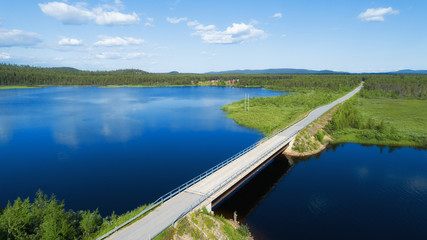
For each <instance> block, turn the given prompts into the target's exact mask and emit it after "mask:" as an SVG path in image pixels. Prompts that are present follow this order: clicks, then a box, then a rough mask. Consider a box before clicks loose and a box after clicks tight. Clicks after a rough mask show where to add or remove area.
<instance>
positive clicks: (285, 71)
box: [206, 68, 349, 74]
mask: <svg viewBox="0 0 427 240" xmlns="http://www.w3.org/2000/svg"><path fill="white" fill-rule="evenodd" d="M227 73H239V74H349V73H348V72H335V71H331V70H320V71H318V70H309V69H297V68H271V69H259V70H250V69H246V70H230V71H220V72H207V73H206V74H227Z"/></svg>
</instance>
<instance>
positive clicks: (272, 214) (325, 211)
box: [215, 144, 427, 239]
mask: <svg viewBox="0 0 427 240" xmlns="http://www.w3.org/2000/svg"><path fill="white" fill-rule="evenodd" d="M293 160H294V161H295V164H294V165H292V166H291V165H290V164H289V163H288V159H287V158H286V157H284V156H281V157H277V158H276V159H275V160H274V162H272V163H271V164H270V165H268V166H267V167H266V168H265V169H264V170H263V171H262V172H261V173H260V174H258V175H257V176H256V177H254V178H253V179H252V180H251V181H250V182H248V183H247V184H246V185H245V186H244V187H242V188H241V189H240V190H239V191H238V192H236V193H235V194H234V195H233V196H232V197H230V198H229V199H227V200H226V201H224V202H223V204H222V205H221V206H219V207H218V208H217V209H215V212H216V213H217V214H223V215H224V216H226V217H228V218H232V214H233V212H234V211H236V212H237V214H238V218H239V219H240V221H241V222H245V223H246V224H248V225H249V228H250V229H251V232H252V233H253V235H254V236H255V239H426V236H427V228H426V226H427V151H425V150H416V149H413V148H401V149H390V148H388V147H385V148H380V147H377V146H370V147H366V146H361V145H358V144H345V145H336V146H334V148H330V149H329V150H328V151H327V152H323V153H322V154H321V155H320V156H319V155H318V156H317V157H312V158H309V159H305V160H301V159H299V160H298V159H293Z"/></svg>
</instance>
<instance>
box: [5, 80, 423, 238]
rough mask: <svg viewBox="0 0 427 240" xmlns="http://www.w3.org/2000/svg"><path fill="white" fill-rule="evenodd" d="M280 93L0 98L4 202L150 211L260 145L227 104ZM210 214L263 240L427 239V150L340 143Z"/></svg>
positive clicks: (72, 92)
mask: <svg viewBox="0 0 427 240" xmlns="http://www.w3.org/2000/svg"><path fill="white" fill-rule="evenodd" d="M245 94H250V96H251V97H260V96H276V95H281V94H283V93H280V92H274V91H267V90H263V89H255V88H250V89H243V88H218V87H182V88H181V87H176V88H175V87H171V88H98V87H79V88H75V87H48V88H40V89H19V90H2V91H0V106H1V107H0V156H1V157H0V162H1V168H0V206H3V207H4V206H5V205H6V203H7V200H14V199H16V198H17V197H18V196H21V197H28V196H30V197H33V196H34V194H35V192H36V191H37V190H38V189H42V190H43V191H44V192H45V193H46V194H52V193H54V194H55V195H56V196H57V198H58V199H60V200H65V206H66V208H71V209H74V210H81V209H91V210H94V209H96V208H98V209H99V210H100V212H101V213H102V214H103V215H104V216H105V215H107V214H108V215H109V214H111V212H112V211H115V212H116V213H123V212H125V211H128V210H132V209H134V208H136V207H137V206H139V205H142V204H146V203H150V202H152V201H154V200H156V199H157V198H158V197H160V196H161V195H163V194H164V193H166V192H168V191H170V190H172V189H173V188H175V187H177V186H179V185H180V184H182V183H184V182H186V181H187V180H189V179H191V178H193V177H195V176H196V175H198V174H200V173H202V172H204V171H205V170H207V169H208V168H210V167H212V166H214V165H216V164H217V163H219V162H221V161H223V160H225V159H226V158H228V157H230V156H232V155H233V154H235V153H237V152H239V151H240V150H242V149H244V148H246V147H247V146H249V145H251V144H252V143H254V142H256V141H257V140H259V139H260V138H262V134H261V133H260V132H258V131H255V130H251V129H247V128H244V127H240V126H238V125H237V124H236V123H235V122H234V121H233V120H231V119H228V118H226V115H225V113H224V112H223V111H222V110H220V108H221V107H222V106H223V105H225V104H227V103H230V102H233V101H238V100H241V99H243V98H244V96H245ZM214 211H215V212H216V213H217V214H223V215H224V216H226V217H228V218H232V214H233V212H234V211H236V212H237V214H238V218H239V221H241V222H243V223H246V224H248V225H249V227H250V230H251V232H252V233H253V235H254V236H255V239H425V236H427V228H426V227H425V226H427V152H426V151H425V150H416V149H413V148H400V149H392V148H388V147H377V146H369V147H368V146H361V145H358V144H345V145H335V146H332V147H330V148H329V149H328V150H327V151H325V152H323V153H321V154H319V155H317V156H315V157H311V158H308V159H292V161H291V164H290V163H289V160H288V159H287V158H286V157H284V156H279V157H277V158H276V159H275V160H274V161H272V162H271V163H270V164H269V165H267V166H266V167H265V168H264V169H263V171H261V172H260V173H259V174H258V175H256V176H254V177H253V178H252V179H251V180H250V181H249V182H248V183H247V184H246V185H244V186H243V187H241V188H240V189H239V190H238V191H237V192H235V194H234V195H232V196H231V197H229V198H228V199H226V200H225V201H224V202H223V203H222V204H221V205H220V206H219V207H217V208H215V209H214Z"/></svg>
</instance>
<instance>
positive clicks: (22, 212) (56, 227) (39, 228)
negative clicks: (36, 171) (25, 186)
mask: <svg viewBox="0 0 427 240" xmlns="http://www.w3.org/2000/svg"><path fill="white" fill-rule="evenodd" d="M102 223H103V219H102V217H101V215H99V213H98V210H96V211H94V212H91V211H79V212H77V213H76V212H74V211H72V210H69V211H65V209H64V203H63V202H58V200H57V199H56V198H55V196H54V195H52V196H51V197H48V196H46V195H44V194H43V193H42V192H41V191H38V192H37V194H36V198H35V199H34V202H30V199H29V198H26V199H24V200H22V199H21V198H17V199H16V200H15V201H14V202H13V204H11V203H10V202H9V203H8V204H7V206H6V208H5V209H4V210H3V212H1V215H0V239H11V240H12V239H16V240H21V239H22V240H27V239H34V240H37V239H40V240H45V239H46V240H54V239H87V238H88V237H89V236H91V234H93V233H95V232H96V231H98V229H99V228H100V226H101V225H102Z"/></svg>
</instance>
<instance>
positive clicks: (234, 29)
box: [0, 0, 427, 73]
mask: <svg viewBox="0 0 427 240" xmlns="http://www.w3.org/2000/svg"><path fill="white" fill-rule="evenodd" d="M426 10H427V1H425V0H405V1H402V0H379V1H372V0H358V1H347V0H323V1H319V0H298V1H297V0H294V1H288V0H263V1H252V0H245V1H241V0H198V1H197V0H166V1H162V0H83V1H82V0H77V1H74V0H56V1H49V0H13V1H3V2H2V4H1V7H0V63H9V64H24V65H31V66H41V67H74V68H78V69H82V70H115V69H128V68H135V69H141V70H145V71H149V72H170V71H179V72H193V73H203V72H208V71H222V70H234V69H266V68H305V69H313V70H323V69H328V70H336V71H348V72H356V73H357V72H385V71H394V70H400V69H415V70H421V69H423V70H425V69H427V14H426Z"/></svg>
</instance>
